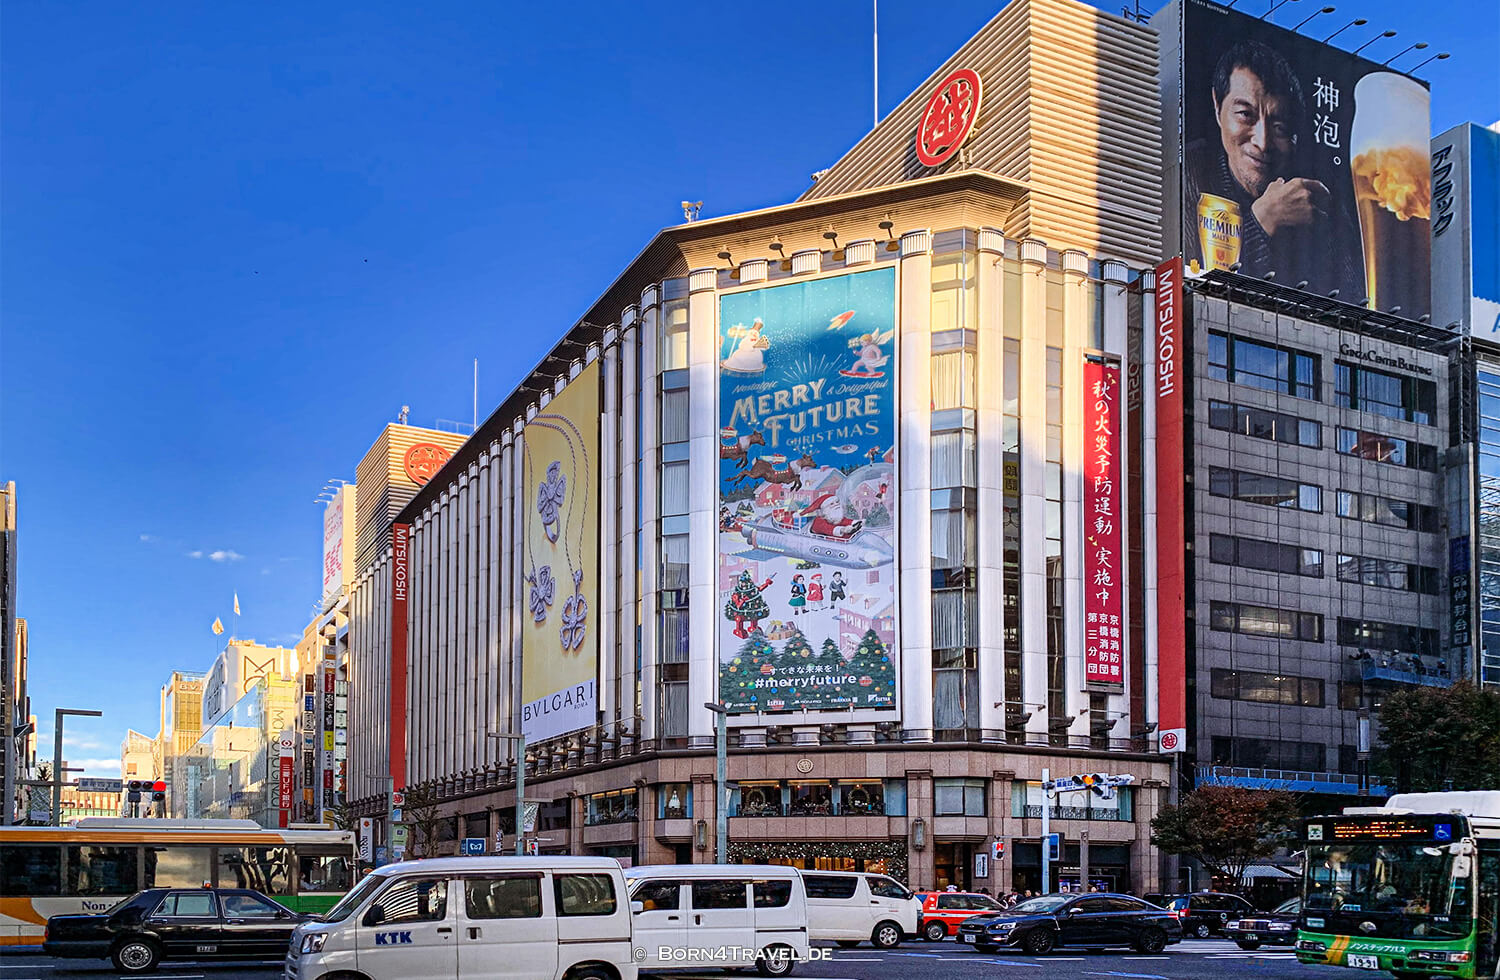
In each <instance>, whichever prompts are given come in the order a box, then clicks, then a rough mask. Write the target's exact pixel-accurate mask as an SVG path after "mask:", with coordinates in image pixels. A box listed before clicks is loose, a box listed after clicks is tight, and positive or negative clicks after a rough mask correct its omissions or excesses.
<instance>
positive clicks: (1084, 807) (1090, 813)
mask: <svg viewBox="0 0 1500 980" xmlns="http://www.w3.org/2000/svg"><path fill="white" fill-rule="evenodd" d="M1064 799H1065V798H1063V797H1056V798H1054V799H1053V800H1051V801H1050V802H1051V806H1050V807H1049V808H1048V809H1049V810H1050V811H1051V813H1050V814H1049V816H1050V817H1051V818H1052V819H1054V820H1115V821H1121V820H1123V821H1126V822H1129V821H1131V820H1134V819H1135V791H1134V788H1133V787H1130V786H1121V787H1120V788H1119V789H1117V790H1116V791H1115V797H1114V799H1112V800H1101V799H1099V798H1098V797H1096V796H1093V795H1091V794H1090V795H1079V794H1077V793H1074V794H1072V796H1071V797H1070V798H1066V799H1067V800H1068V801H1067V802H1063V800H1064ZM1047 802H1048V800H1047V794H1046V793H1045V792H1044V791H1043V790H1042V784H1041V783H1035V782H1022V781H1021V780H1019V779H1018V780H1015V781H1013V782H1012V783H1011V784H1010V815H1011V816H1012V817H1016V818H1018V819H1019V818H1023V817H1025V818H1028V819H1032V820H1035V819H1038V818H1040V817H1041V815H1042V807H1043V805H1045V804H1046V803H1047Z"/></svg>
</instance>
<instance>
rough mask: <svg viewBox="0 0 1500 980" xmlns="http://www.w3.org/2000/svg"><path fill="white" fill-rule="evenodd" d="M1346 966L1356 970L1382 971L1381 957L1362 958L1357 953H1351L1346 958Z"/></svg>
mask: <svg viewBox="0 0 1500 980" xmlns="http://www.w3.org/2000/svg"><path fill="white" fill-rule="evenodd" d="M1344 965H1345V966H1352V967H1354V968H1355V969H1356V970H1378V969H1380V957H1378V956H1360V955H1359V954H1357V953H1350V954H1349V955H1348V956H1347V957H1345V959H1344Z"/></svg>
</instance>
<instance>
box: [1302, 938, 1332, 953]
mask: <svg viewBox="0 0 1500 980" xmlns="http://www.w3.org/2000/svg"><path fill="white" fill-rule="evenodd" d="M1297 948H1298V949H1300V950H1302V951H1304V952H1307V953H1326V952H1327V951H1328V944H1327V943H1321V942H1318V941H1317V940H1316V939H1302V940H1299V941H1298V942H1297Z"/></svg>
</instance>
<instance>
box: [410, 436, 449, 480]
mask: <svg viewBox="0 0 1500 980" xmlns="http://www.w3.org/2000/svg"><path fill="white" fill-rule="evenodd" d="M452 455H453V452H452V451H451V450H448V449H444V448H443V447H442V446H439V445H438V444H437V443H435V442H419V443H417V444H416V445H415V446H412V447H411V448H410V449H408V450H407V451H406V459H405V460H404V462H405V464H406V475H407V476H409V477H411V481H412V482H413V483H416V484H418V485H421V484H423V483H426V482H427V481H428V480H430V479H432V478H433V477H434V476H435V475H437V471H438V470H440V469H442V468H443V464H444V463H446V462H448V457H449V456H452Z"/></svg>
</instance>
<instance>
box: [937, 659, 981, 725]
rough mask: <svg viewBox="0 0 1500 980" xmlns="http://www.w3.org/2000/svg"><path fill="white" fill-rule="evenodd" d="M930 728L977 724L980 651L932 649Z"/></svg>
mask: <svg viewBox="0 0 1500 980" xmlns="http://www.w3.org/2000/svg"><path fill="white" fill-rule="evenodd" d="M932 727H933V728H934V729H937V730H940V731H954V730H961V729H973V728H978V727H979V653H978V651H977V650H973V649H968V650H933V651H932Z"/></svg>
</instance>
